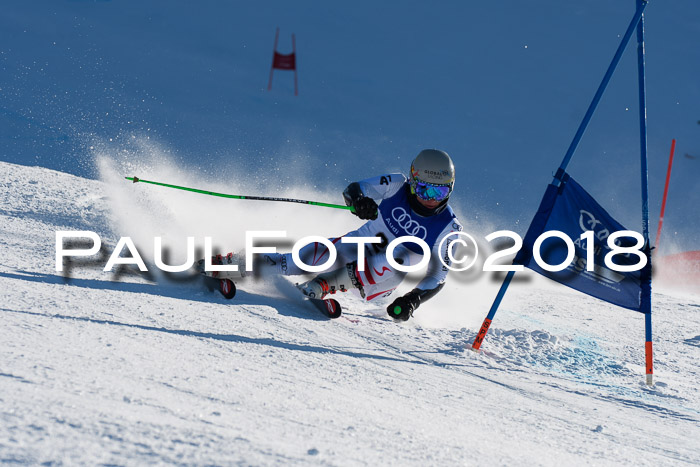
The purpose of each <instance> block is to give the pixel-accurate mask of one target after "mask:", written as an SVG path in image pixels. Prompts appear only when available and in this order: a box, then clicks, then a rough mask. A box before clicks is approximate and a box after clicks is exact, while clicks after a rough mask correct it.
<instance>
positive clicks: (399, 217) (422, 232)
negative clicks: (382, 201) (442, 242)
mask: <svg viewBox="0 0 700 467" xmlns="http://www.w3.org/2000/svg"><path fill="white" fill-rule="evenodd" d="M391 217H393V218H394V220H395V221H396V223H397V224H399V227H401V228H402V229H403V230H404V231H405V232H406V234H407V235H411V236H413V237H418V238H420V239H421V240H425V237H427V236H428V231H427V230H426V228H425V227H423V226H422V225H420V224H419V223H418V222H416V221H414V220H413V219H412V218H411V216H410V215H409V214H408V213H407V212H406V211H405V210H404V208H401V207H396V208H394V209H392V210H391Z"/></svg>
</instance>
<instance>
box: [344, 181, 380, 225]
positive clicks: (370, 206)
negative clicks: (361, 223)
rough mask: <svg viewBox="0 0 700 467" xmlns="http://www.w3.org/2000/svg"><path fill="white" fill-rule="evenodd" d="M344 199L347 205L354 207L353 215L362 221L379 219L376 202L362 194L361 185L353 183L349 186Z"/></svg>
mask: <svg viewBox="0 0 700 467" xmlns="http://www.w3.org/2000/svg"><path fill="white" fill-rule="evenodd" d="M343 198H345V205H346V206H352V207H353V209H354V212H353V214H355V215H356V216H357V217H359V218H360V219H362V220H370V219H371V220H374V219H376V218H377V214H378V212H379V209H378V206H377V203H376V201H374V200H373V199H372V198H368V197H367V196H365V195H364V193H362V189H361V188H360V184H359V183H357V182H353V183H351V184H350V185H348V187H347V188H346V189H345V191H344V192H343Z"/></svg>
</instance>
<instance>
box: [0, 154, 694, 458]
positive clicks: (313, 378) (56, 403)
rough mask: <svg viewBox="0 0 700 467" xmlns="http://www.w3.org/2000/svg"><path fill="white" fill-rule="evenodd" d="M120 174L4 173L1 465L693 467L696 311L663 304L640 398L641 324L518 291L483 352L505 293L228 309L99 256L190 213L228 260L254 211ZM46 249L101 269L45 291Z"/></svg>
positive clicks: (299, 212)
mask: <svg viewBox="0 0 700 467" xmlns="http://www.w3.org/2000/svg"><path fill="white" fill-rule="evenodd" d="M113 169H114V167H113V166H111V165H110V163H109V162H104V163H103V167H102V172H103V178H104V179H105V181H96V180H89V179H84V178H79V177H76V176H74V175H69V174H65V173H60V172H55V171H52V170H49V169H45V168H37V167H26V166H18V165H13V164H9V163H0V172H1V173H2V174H3V177H2V178H1V179H0V317H1V318H2V326H0V355H2V359H1V360H0V462H2V463H30V464H40V463H42V464H43V463H45V464H47V465H60V464H78V463H80V464H91V465H95V464H107V465H119V464H131V465H134V464H145V463H168V464H229V465H230V464H234V463H240V464H247V465H250V464H252V465H273V464H277V465H298V464H319V465H457V464H459V465H465V464H466V465H476V464H483V463H487V464H490V465H517V464H521V465H522V464H527V465H572V464H614V465H635V466H637V465H683V464H698V463H700V450H698V442H697V440H698V439H700V395H698V391H697V387H698V386H699V385H700V370H699V369H698V365H697V362H698V360H699V359H700V314H699V312H700V299H699V298H698V297H697V296H690V295H687V296H683V295H679V294H677V293H659V292H656V293H655V294H654V297H653V300H654V325H655V336H656V381H657V384H656V386H655V387H653V388H649V387H647V386H646V385H644V384H643V373H644V369H643V358H644V357H643V340H644V337H643V320H642V316H641V315H640V314H637V313H633V312H630V311H626V310H622V309H619V308H615V307H613V306H610V305H608V304H605V303H603V302H600V301H597V300H595V299H592V298H589V297H587V296H584V295H581V294H578V293H576V292H573V291H570V290H568V289H566V288H564V287H561V286H553V285H550V284H548V283H545V282H541V281H539V280H537V279H536V278H533V277H530V276H528V275H527V274H523V275H522V276H521V277H523V278H524V280H521V281H519V282H516V283H515V284H514V285H513V286H512V287H511V290H510V291H509V293H508V294H507V296H506V299H505V301H504V303H503V305H502V307H501V310H500V311H499V314H498V315H497V317H496V320H495V321H494V324H493V325H492V328H491V331H490V332H489V335H488V336H487V338H486V340H485V343H484V346H483V349H484V352H483V353H481V354H477V353H474V352H472V351H471V350H468V349H467V347H468V344H469V343H470V342H471V341H472V339H473V337H474V335H475V333H476V331H477V329H478V326H479V324H480V322H481V320H482V319H483V316H484V315H485V314H486V311H487V309H488V302H489V301H490V300H491V299H492V297H493V294H494V293H495V289H496V287H497V281H496V282H491V281H488V280H486V281H485V280H480V281H473V280H472V281H470V280H465V279H464V278H460V277H457V278H450V279H449V282H448V286H447V288H446V289H445V290H444V291H443V293H441V294H440V296H438V297H437V298H436V299H435V301H432V302H428V303H427V304H425V305H424V306H423V307H421V308H420V309H419V310H418V312H417V313H416V317H415V319H414V320H411V321H409V322H407V323H395V322H393V321H392V320H391V319H389V318H388V317H387V316H386V315H385V312H384V311H383V307H382V306H381V305H373V306H367V305H363V304H361V303H358V302H356V301H353V300H345V301H343V304H344V305H345V307H346V311H345V313H344V315H343V317H341V318H339V319H337V320H334V321H328V320H325V319H323V318H322V317H321V315H320V314H319V313H318V312H317V311H315V310H313V309H311V308H310V307H309V306H308V304H306V303H304V302H303V301H302V300H301V299H299V298H298V297H297V296H296V295H295V294H294V293H293V290H292V285H291V284H290V283H288V282H285V281H280V282H278V283H275V284H270V283H267V284H266V283H252V284H240V290H239V293H238V295H237V296H236V298H235V299H234V300H233V301H226V300H225V299H223V298H222V297H221V296H220V295H219V294H218V293H217V292H211V291H209V290H207V289H206V287H205V286H204V285H203V284H202V283H201V282H199V281H198V280H189V281H184V280H183V281H181V282H173V281H172V280H171V281H167V280H165V279H164V278H159V277H158V276H157V275H155V274H154V276H153V277H151V278H150V279H149V278H147V277H144V276H143V275H140V274H137V273H134V271H133V270H126V271H122V274H121V275H117V274H115V273H107V272H103V271H102V267H103V266H104V263H105V261H106V256H105V255H107V254H109V253H111V250H112V248H113V245H114V244H115V243H116V240H117V239H118V236H119V235H122V234H123V233H121V232H120V230H121V229H125V228H126V229H127V230H131V233H132V234H134V238H135V241H136V242H137V245H139V244H140V243H139V242H140V239H141V237H140V236H143V237H144V238H145V237H146V236H147V232H150V233H151V234H153V233H156V231H157V230H158V229H161V230H163V231H168V232H169V231H172V230H177V229H175V227H176V226H178V225H179V226H181V227H182V229H185V230H186V228H185V226H186V225H190V224H191V223H189V222H187V219H186V217H187V216H191V218H192V219H195V220H196V222H197V223H200V222H203V223H206V222H207V221H206V219H208V222H209V226H210V228H211V229H212V232H213V233H210V235H214V236H215V237H216V238H217V239H218V238H219V237H218V236H219V235H220V236H221V240H220V243H222V244H225V243H226V242H227V241H229V240H228V239H226V238H225V237H226V235H225V232H226V231H227V229H229V230H230V229H231V228H234V227H235V223H236V222H237V221H236V220H235V219H236V218H238V217H239V216H245V217H246V219H247V220H248V221H250V222H251V223H256V222H257V219H256V214H255V212H254V211H247V209H249V208H248V207H247V206H244V204H242V203H240V202H239V203H238V204H231V203H232V202H231V201H228V203H229V204H227V205H226V206H227V209H226V211H225V212H226V213H227V215H226V216H221V215H219V216H217V213H221V212H222V211H223V206H224V205H223V204H221V205H220V204H217V203H218V201H217V200H213V201H212V200H211V199H210V198H207V197H198V195H192V194H189V195H184V196H189V198H186V197H183V198H179V197H178V193H174V192H168V190H166V189H162V190H161V191H158V190H159V189H158V188H155V187H151V188H148V187H143V186H132V185H130V184H129V183H127V182H126V181H124V180H120V179H118V177H116V175H114V174H113V173H112V172H111V171H112V170H113ZM112 175H114V177H112ZM173 176H175V174H173ZM183 181H187V180H183ZM190 181H191V182H192V181H193V180H190ZM211 188H212V189H213V188H217V186H216V185H212V186H211ZM124 203H128V204H130V205H131V209H130V210H129V211H128V213H125V212H124V207H123V204H124ZM176 207H177V208H178V209H175V208H176ZM271 209H272V212H274V213H276V214H278V215H279V216H281V218H282V219H283V220H284V219H285V216H296V219H295V220H289V221H288V222H289V225H290V229H292V230H294V233H295V234H298V233H304V231H305V230H309V229H311V228H312V227H309V225H312V224H316V226H318V225H317V224H318V223H317V222H315V220H317V218H314V217H313V214H314V213H315V212H316V211H313V209H318V208H310V207H306V206H298V207H297V206H281V205H276V206H275V207H274V208H271ZM258 210H259V209H258ZM312 211H313V212H312ZM268 212H270V211H268ZM119 213H122V214H119ZM346 214H347V213H346ZM120 215H122V216H124V217H127V218H130V220H129V219H126V220H124V219H120V218H119V216H120ZM177 216H182V218H178V217H177ZM259 217H260V216H259ZM202 219H205V220H202ZM335 219H336V220H337V221H338V222H339V224H338V225H337V226H336V228H343V227H346V225H345V224H344V223H346V224H348V225H350V224H352V223H353V222H357V221H356V220H353V218H352V216H349V219H347V220H342V219H341V218H340V217H338V218H335ZM149 221H150V222H152V223H153V225H150V224H149ZM129 222H131V223H130V224H129ZM137 227H140V229H141V230H140V231H137ZM202 228H203V227H202ZM58 230H92V231H95V232H97V233H98V234H99V235H100V237H101V238H102V242H103V243H104V246H105V248H104V251H103V252H102V253H103V254H102V255H97V256H96V257H93V258H88V260H87V261H82V262H76V263H74V264H73V265H72V267H71V269H70V273H69V274H61V273H59V272H57V271H56V270H55V260H54V256H55V232H56V231H58ZM234 230H235V228H234ZM141 244H143V242H141ZM224 246H228V245H224ZM144 250H145V251H147V250H148V249H147V248H144ZM173 250H174V251H176V250H177V248H174V249H173ZM148 255H149V253H147V252H146V253H144V256H145V257H148ZM67 276H69V278H68V277H67Z"/></svg>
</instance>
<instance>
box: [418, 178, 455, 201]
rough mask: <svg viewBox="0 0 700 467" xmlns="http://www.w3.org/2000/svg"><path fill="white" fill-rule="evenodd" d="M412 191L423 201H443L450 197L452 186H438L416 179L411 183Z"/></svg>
mask: <svg viewBox="0 0 700 467" xmlns="http://www.w3.org/2000/svg"><path fill="white" fill-rule="evenodd" d="M411 191H412V192H413V193H414V194H415V195H416V196H418V197H419V198H420V199H422V200H423V201H442V200H444V199H447V197H448V196H450V192H451V191H452V184H448V185H436V184H434V183H427V182H421V181H420V180H416V179H414V180H413V181H412V182H411Z"/></svg>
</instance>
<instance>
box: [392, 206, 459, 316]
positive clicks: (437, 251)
mask: <svg viewBox="0 0 700 467" xmlns="http://www.w3.org/2000/svg"><path fill="white" fill-rule="evenodd" d="M461 230H462V225H461V224H460V223H459V221H457V219H453V222H452V223H451V224H450V225H449V226H448V227H446V228H445V229H444V230H443V231H442V233H441V234H440V235H439V236H438V239H437V241H436V244H435V245H433V248H432V250H431V256H430V262H429V263H428V270H427V272H426V275H425V277H424V278H423V280H422V281H420V283H419V284H418V285H417V286H416V288H414V289H413V290H411V291H410V292H408V293H407V294H406V295H404V296H402V297H399V298H397V299H396V300H394V302H393V303H392V304H391V305H389V307H388V308H387V313H388V314H389V316H391V317H393V318H395V319H400V320H403V321H406V320H407V319H408V318H410V317H411V316H413V312H414V311H416V309H417V308H418V307H419V306H420V305H421V303H423V302H425V301H426V300H429V299H431V298H433V297H434V296H435V295H437V293H438V292H439V291H440V290H441V289H442V288H443V287H444V286H445V279H446V278H447V273H448V272H449V268H448V266H450V265H451V264H452V261H451V260H450V257H449V255H448V254H447V252H448V251H449V250H448V248H449V247H450V244H451V243H452V241H453V240H454V237H450V238H448V239H447V240H446V241H445V243H443V244H442V248H439V247H440V241H441V240H442V239H443V238H444V237H445V236H446V235H449V234H450V233H452V232H459V231H461ZM440 258H442V261H440ZM443 262H444V263H445V264H443Z"/></svg>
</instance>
